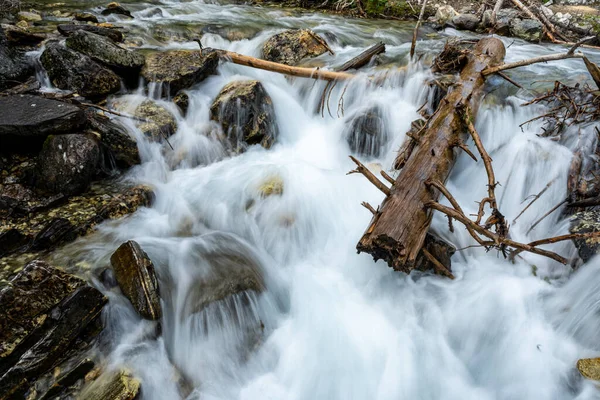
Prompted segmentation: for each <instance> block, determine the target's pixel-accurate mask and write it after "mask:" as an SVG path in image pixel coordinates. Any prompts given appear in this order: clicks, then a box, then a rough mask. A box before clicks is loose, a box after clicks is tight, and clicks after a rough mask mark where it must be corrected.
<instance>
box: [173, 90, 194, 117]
mask: <svg viewBox="0 0 600 400" xmlns="http://www.w3.org/2000/svg"><path fill="white" fill-rule="evenodd" d="M173 103H175V104H176V105H177V107H179V109H180V110H181V113H182V114H183V115H185V114H187V110H188V107H189V106H190V97H189V96H188V95H187V93H185V92H179V93H177V95H176V96H175V97H173Z"/></svg>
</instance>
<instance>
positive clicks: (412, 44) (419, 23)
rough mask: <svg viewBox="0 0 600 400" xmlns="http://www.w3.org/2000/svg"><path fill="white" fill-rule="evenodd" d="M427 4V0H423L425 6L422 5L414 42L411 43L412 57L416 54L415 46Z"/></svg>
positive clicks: (414, 32) (414, 31) (413, 38)
mask: <svg viewBox="0 0 600 400" xmlns="http://www.w3.org/2000/svg"><path fill="white" fill-rule="evenodd" d="M426 5H427V0H423V6H421V12H420V13H419V19H418V20H417V24H416V25H415V29H414V30H413V37H412V43H411V45H410V58H411V60H412V58H413V57H414V56H415V48H416V47H417V36H418V34H419V27H420V26H421V21H422V20H423V15H424V14H425V6H426Z"/></svg>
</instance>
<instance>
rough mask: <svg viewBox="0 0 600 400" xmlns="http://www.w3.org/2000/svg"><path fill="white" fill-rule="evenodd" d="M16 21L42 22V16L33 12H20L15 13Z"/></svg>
mask: <svg viewBox="0 0 600 400" xmlns="http://www.w3.org/2000/svg"><path fill="white" fill-rule="evenodd" d="M17 19H18V20H19V21H26V22H38V21H41V20H42V16H41V15H40V14H38V13H37V12H33V11H20V12H18V13H17Z"/></svg>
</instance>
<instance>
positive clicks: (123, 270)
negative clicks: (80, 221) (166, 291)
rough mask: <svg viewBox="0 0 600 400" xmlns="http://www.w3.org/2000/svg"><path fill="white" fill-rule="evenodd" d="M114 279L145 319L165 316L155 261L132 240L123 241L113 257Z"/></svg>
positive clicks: (156, 318)
mask: <svg viewBox="0 0 600 400" xmlns="http://www.w3.org/2000/svg"><path fill="white" fill-rule="evenodd" d="M110 263H111V264H112V267H113V272H114V275H115V279H116V280H117V283H118V284H119V287H120V288H121V291H122V292H123V294H124V295H125V297H127V299H129V301H130V302H131V304H132V305H133V308H134V309H135V310H136V311H137V312H138V314H140V315H141V316H142V317H143V318H146V319H149V320H158V319H160V317H161V316H162V310H161V307H160V296H159V290H158V279H157V278H156V273H155V271H154V265H153V264H152V260H150V258H149V257H148V255H147V254H146V252H145V251H144V250H142V248H141V247H140V245H139V244H138V243H137V242H134V241H133V240H129V241H127V242H125V243H123V244H122V245H121V246H120V247H119V248H118V249H117V250H116V251H115V252H114V253H113V255H112V256H111V258H110Z"/></svg>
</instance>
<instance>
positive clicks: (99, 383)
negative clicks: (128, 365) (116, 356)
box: [78, 369, 141, 400]
mask: <svg viewBox="0 0 600 400" xmlns="http://www.w3.org/2000/svg"><path fill="white" fill-rule="evenodd" d="M140 386H141V383H140V381H139V380H138V379H136V378H134V377H133V376H132V375H131V373H130V372H129V371H127V370H123V369H121V370H118V371H112V372H105V373H104V374H102V375H101V376H100V378H98V379H97V380H95V381H94V382H92V383H91V384H90V385H89V386H87V387H85V388H84V389H83V391H82V392H81V394H80V395H79V397H78V399H79V400H134V399H136V398H137V395H138V393H139V391H140Z"/></svg>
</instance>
